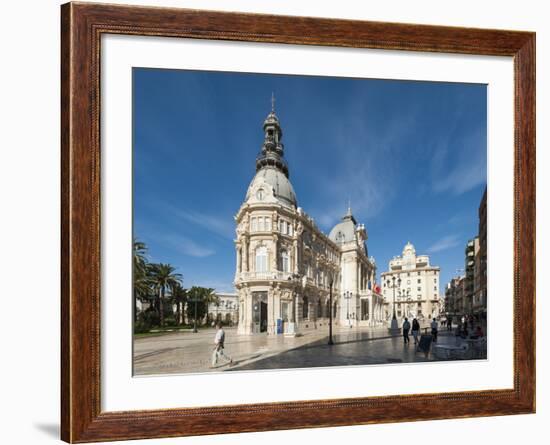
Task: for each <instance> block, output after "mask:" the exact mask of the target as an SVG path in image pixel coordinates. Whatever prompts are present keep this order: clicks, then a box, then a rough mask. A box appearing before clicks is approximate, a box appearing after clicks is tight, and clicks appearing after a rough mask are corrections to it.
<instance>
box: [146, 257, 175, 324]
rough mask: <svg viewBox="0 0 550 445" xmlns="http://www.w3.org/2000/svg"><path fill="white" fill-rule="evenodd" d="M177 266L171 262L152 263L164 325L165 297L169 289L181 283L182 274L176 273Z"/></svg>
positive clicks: (152, 275)
mask: <svg viewBox="0 0 550 445" xmlns="http://www.w3.org/2000/svg"><path fill="white" fill-rule="evenodd" d="M175 270H176V268H175V267H174V266H172V265H170V264H164V263H159V264H151V279H152V282H153V284H154V286H155V288H156V289H157V290H158V303H159V316H160V325H161V327H162V326H164V304H163V303H164V298H165V295H166V291H167V290H171V291H173V290H174V288H175V287H176V286H177V285H178V284H180V283H181V279H182V277H181V274H179V273H174V272H175Z"/></svg>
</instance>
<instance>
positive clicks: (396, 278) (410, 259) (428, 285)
mask: <svg viewBox="0 0 550 445" xmlns="http://www.w3.org/2000/svg"><path fill="white" fill-rule="evenodd" d="M439 272H440V269H439V267H438V266H432V265H430V258H429V257H428V256H427V255H416V250H415V248H414V246H413V245H412V244H411V243H410V242H408V243H407V244H406V245H405V247H404V249H403V253H402V255H401V256H397V257H394V258H393V259H392V260H390V262H389V271H387V272H384V273H382V274H381V277H380V279H381V281H382V293H383V297H384V301H385V303H386V311H385V312H386V313H385V318H386V320H389V319H390V318H391V317H392V316H393V310H394V297H395V313H396V316H397V318H398V319H402V318H404V317H408V318H409V319H411V318H414V317H416V318H419V319H424V318H425V319H429V318H433V317H437V316H439V313H440V296H439ZM394 285H395V288H394V287H393V286H394Z"/></svg>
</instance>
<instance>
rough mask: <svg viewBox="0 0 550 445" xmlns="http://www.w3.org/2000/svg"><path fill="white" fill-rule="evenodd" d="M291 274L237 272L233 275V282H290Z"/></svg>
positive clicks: (278, 272) (279, 272)
mask: <svg viewBox="0 0 550 445" xmlns="http://www.w3.org/2000/svg"><path fill="white" fill-rule="evenodd" d="M292 275H293V274H292V273H291V272H281V271H279V270H277V271H274V272H238V273H237V274H236V275H235V281H290V280H292Z"/></svg>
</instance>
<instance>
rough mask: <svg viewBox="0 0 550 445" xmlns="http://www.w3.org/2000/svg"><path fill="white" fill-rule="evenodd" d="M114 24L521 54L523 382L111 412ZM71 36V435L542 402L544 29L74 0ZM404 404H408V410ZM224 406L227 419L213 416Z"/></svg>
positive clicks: (64, 142)
mask: <svg viewBox="0 0 550 445" xmlns="http://www.w3.org/2000/svg"><path fill="white" fill-rule="evenodd" d="M102 34H128V35H148V36H165V37H178V38H194V39H218V40H238V41H249V42H273V43H285V44H300V45H323V46H339V47H354V48H380V49H391V50H409V51H429V52H449V53H463V54H479V55H497V56H512V57H513V58H514V67H515V68H514V69H515V128H514V132H515V168H514V169H515V172H514V175H515V179H514V182H515V190H514V194H515V196H514V202H515V209H514V232H515V234H514V388H513V389H511V390H494V391H493V390H487V391H475V392H455V393H437V394H417V395H403V396H389V397H368V398H349V399H334V400H318V401H307V400H306V401H300V402H288V403H263V404H248V405H235V406H224V407H216V406H213V407H209V408H182V409H167V410H151V411H130V412H102V411H101V408H100V406H101V405H100V357H101V351H100V336H101V332H100V319H99V314H100V304H101V298H100V267H99V266H100V231H101V227H100V205H99V204H100V199H101V196H100V181H101V178H100V162H101V159H100V144H99V140H100V139H99V131H100V128H99V127H100V125H99V115H100V110H101V108H100V79H99V70H100V54H101V41H100V38H101V35H102ZM61 36H62V43H61V110H62V113H61V148H62V157H61V171H62V176H61V202H62V209H61V221H62V224H61V234H62V243H61V269H62V271H61V289H62V291H61V297H62V298H61V331H62V340H61V369H62V372H61V436H62V439H63V440H65V441H67V442H71V443H73V442H93V441H104V440H122V439H140V438H152V437H174V436H186V435H199V434H216V433H230V432H245V431H264V430H280V429H289V428H309V427H324V426H338V425H352V424H369V423H382V422H404V421H412V420H427V419H442V418H457V417H475V416H493V415H506V414H520V413H533V412H534V411H535V320H534V319H533V317H532V314H533V313H535V34H534V33H529V32H517V31H503V30H485V29H468V28H453V27H439V26H425V25H410V24H390V23H381V22H361V21H351V20H334V19H324V18H323V19H321V18H307V17H286V16H272V15H256V14H241V13H222V12H213V11H197V10H186V9H173V8H148V7H133V6H119V5H107V4H92V3H85V4H81V3H68V4H65V5H63V6H62V7H61ZM449 401H453V403H452V404H449V403H448V402H449ZM404 406H406V407H407V409H402V408H403V407H404ZM222 413H223V416H220V415H219V414H222ZM214 416H215V418H216V422H213V421H212V420H213V418H214Z"/></svg>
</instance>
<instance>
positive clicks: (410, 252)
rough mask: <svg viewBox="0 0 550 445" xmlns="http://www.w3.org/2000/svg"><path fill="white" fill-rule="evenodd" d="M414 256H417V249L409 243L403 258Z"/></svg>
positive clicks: (404, 250) (406, 245)
mask: <svg viewBox="0 0 550 445" xmlns="http://www.w3.org/2000/svg"><path fill="white" fill-rule="evenodd" d="M414 254H416V249H415V248H414V246H413V245H412V244H411V242H410V241H407V244H405V247H404V248H403V256H406V255H414Z"/></svg>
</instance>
